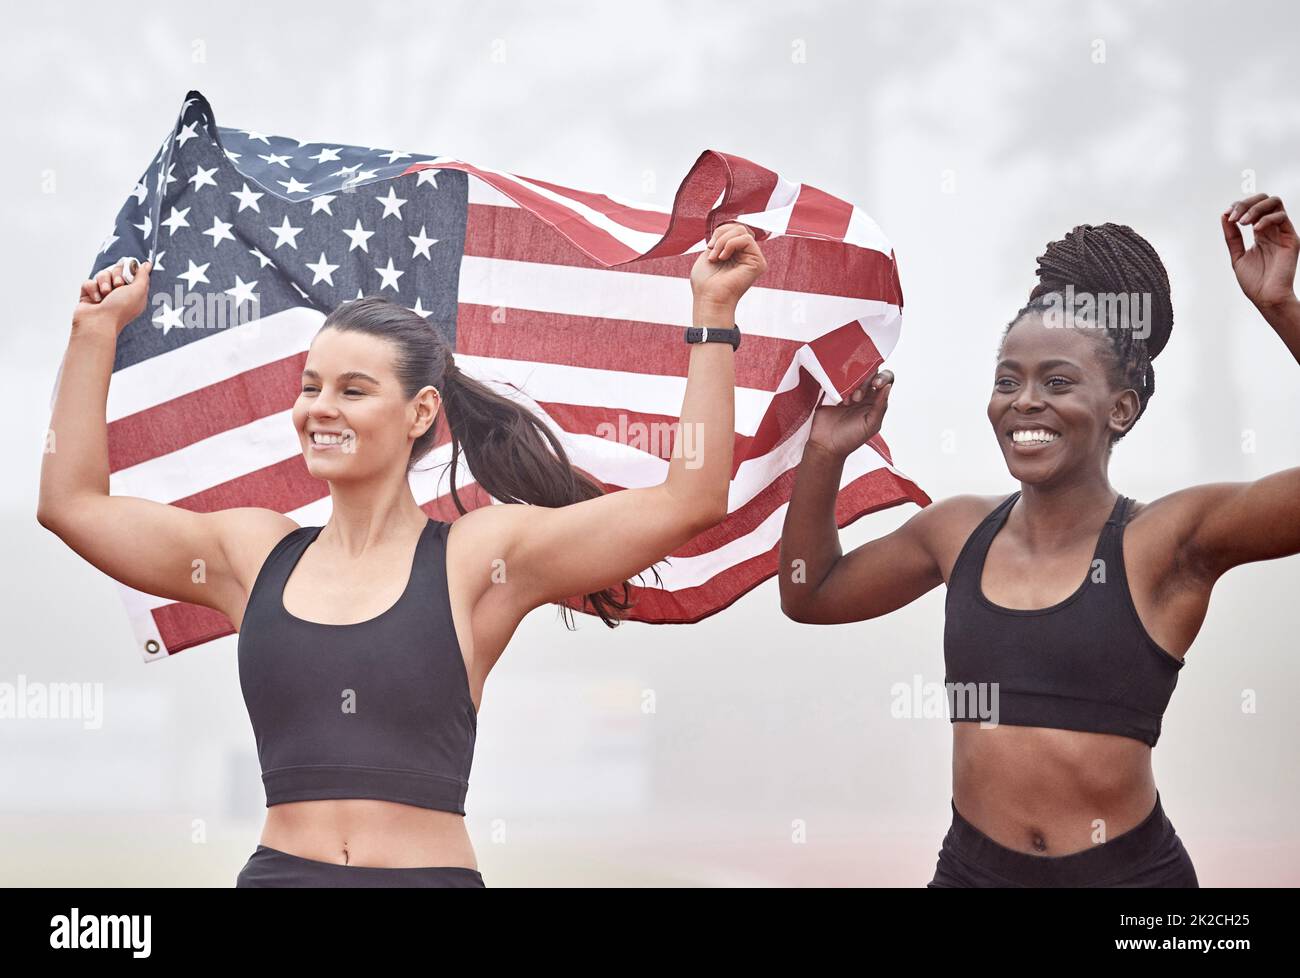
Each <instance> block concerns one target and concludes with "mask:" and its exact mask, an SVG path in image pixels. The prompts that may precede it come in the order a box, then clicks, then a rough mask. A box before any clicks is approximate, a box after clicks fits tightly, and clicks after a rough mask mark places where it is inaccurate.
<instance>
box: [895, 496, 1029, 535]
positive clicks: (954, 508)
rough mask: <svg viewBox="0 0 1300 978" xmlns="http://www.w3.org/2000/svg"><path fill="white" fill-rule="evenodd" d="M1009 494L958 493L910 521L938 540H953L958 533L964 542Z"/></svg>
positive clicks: (926, 508) (909, 522)
mask: <svg viewBox="0 0 1300 978" xmlns="http://www.w3.org/2000/svg"><path fill="white" fill-rule="evenodd" d="M1008 495H1009V494H1008V493H1002V494H1001V495H997V496H984V495H975V494H973V493H963V494H962V495H958V496H948V497H947V498H945V499H940V500H939V501H938V502H934V503H931V504H930V505H929V506H927V507H925V509H923V510H921V511H920V512H919V513H917V514H916V515H915V516H913V517H912V518H911V519H910V520H908V525H912V524H915V526H916V529H917V531H918V532H921V533H924V534H925V535H926V536H927V537H929V538H931V539H934V540H949V541H951V540H952V539H953V538H955V537H960V538H961V541H960V542H965V539H966V537H968V536H970V534H971V532H972V531H973V530H974V529H975V527H977V526H979V524H980V523H981V522H982V521H983V520H984V518H985V517H986V516H988V515H989V514H990V513H992V512H993V510H995V509H997V508H998V505H999V504H1001V503H1002V501H1003V500H1005V499H1006V498H1007V496H1008Z"/></svg>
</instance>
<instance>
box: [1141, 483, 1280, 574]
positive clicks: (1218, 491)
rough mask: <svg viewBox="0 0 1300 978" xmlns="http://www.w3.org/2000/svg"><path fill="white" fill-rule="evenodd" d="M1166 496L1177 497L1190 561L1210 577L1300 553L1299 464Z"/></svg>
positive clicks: (1184, 543)
mask: <svg viewBox="0 0 1300 978" xmlns="http://www.w3.org/2000/svg"><path fill="white" fill-rule="evenodd" d="M1167 498H1168V499H1169V500H1170V501H1175V500H1176V501H1177V504H1178V508H1179V513H1180V522H1181V523H1182V524H1183V527H1184V529H1183V531H1182V534H1181V535H1182V537H1183V540H1182V541H1181V544H1182V548H1183V549H1184V551H1185V552H1186V554H1187V556H1188V562H1189V564H1190V565H1191V566H1193V567H1195V568H1197V570H1198V572H1199V573H1200V574H1201V575H1202V576H1204V577H1206V578H1208V579H1209V580H1211V581H1213V580H1215V579H1217V578H1218V577H1219V576H1221V575H1222V574H1224V573H1225V572H1227V571H1228V570H1230V569H1231V568H1233V567H1236V566H1238V565H1239V564H1246V563H1250V562H1252V561H1256V560H1276V559H1277V558H1279V557H1289V556H1292V555H1293V554H1297V553H1300V468H1294V469H1285V470H1283V471H1281V472H1275V473H1273V474H1272V475H1268V476H1265V477H1264V478H1262V479H1257V480H1255V481H1254V482H1218V483H1212V484H1209V485H1203V486H1193V487H1192V488H1190V489H1185V490H1182V491H1180V492H1178V493H1172V494H1171V495H1170V496H1169V497H1167Z"/></svg>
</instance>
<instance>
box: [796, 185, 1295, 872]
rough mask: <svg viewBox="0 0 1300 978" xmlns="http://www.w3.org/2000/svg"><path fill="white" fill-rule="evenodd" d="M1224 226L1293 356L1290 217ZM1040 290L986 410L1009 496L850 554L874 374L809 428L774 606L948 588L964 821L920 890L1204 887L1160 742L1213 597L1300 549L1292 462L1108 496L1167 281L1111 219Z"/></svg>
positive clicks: (831, 603)
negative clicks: (1220, 587) (849, 473)
mask: <svg viewBox="0 0 1300 978" xmlns="http://www.w3.org/2000/svg"><path fill="white" fill-rule="evenodd" d="M1220 220H1221V224H1222V229H1223V233H1224V236H1225V240H1226V242H1227V245H1228V252H1229V256H1230V258H1231V260H1232V267H1233V270H1234V272H1235V274H1236V277H1237V281H1238V283H1239V285H1240V287H1241V289H1242V291H1243V292H1244V293H1245V295H1246V297H1247V298H1249V299H1250V300H1251V302H1253V303H1254V305H1255V306H1256V308H1257V309H1258V310H1259V312H1260V313H1261V314H1262V315H1263V317H1264V319H1265V320H1266V321H1267V322H1268V323H1269V325H1270V326H1272V327H1273V329H1274V330H1275V331H1276V332H1277V334H1278V336H1279V337H1280V338H1281V339H1282V341H1283V343H1285V344H1286V347H1287V349H1288V350H1289V351H1290V353H1291V355H1292V356H1294V357H1295V358H1296V359H1297V361H1300V302H1298V301H1297V299H1296V295H1295V271H1296V257H1297V254H1300V245H1298V243H1297V238H1296V232H1295V228H1294V227H1293V226H1292V224H1291V221H1290V220H1289V218H1288V217H1287V215H1286V212H1285V210H1284V209H1283V205H1282V202H1281V200H1279V199H1278V198H1277V197H1266V196H1265V195H1263V194H1259V195H1257V196H1254V197H1251V198H1248V199H1246V200H1242V201H1238V202H1236V203H1234V204H1233V205H1232V206H1231V207H1230V208H1229V209H1228V210H1227V211H1225V212H1224V213H1223V214H1222V215H1221V219H1220ZM1239 224H1245V225H1250V226H1252V227H1253V228H1254V243H1253V244H1252V245H1251V247H1249V248H1247V247H1246V246H1245V244H1244V242H1243V241H1242V235H1241V231H1240V229H1239V227H1238V225H1239ZM1038 276H1039V283H1038V285H1037V286H1036V287H1035V288H1034V289H1033V291H1032V292H1031V293H1030V295H1029V301H1028V303H1027V304H1026V305H1025V306H1024V307H1023V308H1022V309H1020V311H1019V312H1017V313H1016V315H1015V316H1014V317H1013V318H1012V320H1011V322H1010V324H1009V325H1008V327H1007V329H1006V332H1005V333H1004V334H1003V337H1002V344H1001V349H1000V350H999V353H998V363H997V367H996V369H995V371H994V376H993V392H992V396H991V398H990V400H989V405H988V418H989V422H990V423H991V424H992V426H993V434H994V436H995V437H996V438H997V440H998V445H999V447H1000V448H1001V450H1002V454H1003V457H1004V459H1005V461H1006V465H1007V469H1008V470H1009V472H1010V474H1011V477H1012V478H1013V479H1015V480H1016V481H1017V482H1019V484H1020V488H1019V489H1018V490H1017V491H1016V492H1013V493H1011V494H1010V495H1009V496H1005V497H1003V496H981V495H963V496H955V497H952V498H950V499H945V500H942V501H940V502H936V503H934V504H933V505H931V506H928V507H926V508H925V509H924V510H922V511H921V512H919V513H917V514H916V515H915V516H914V517H912V518H911V519H910V520H908V522H907V523H905V524H904V525H903V526H901V527H899V528H898V529H897V530H895V531H894V532H893V533H890V534H888V535H886V536H884V537H881V538H880V539H878V540H872V541H870V542H868V543H865V544H863V545H862V546H860V547H858V548H857V549H855V550H853V551H851V552H850V553H849V554H847V555H842V554H841V552H840V548H839V545H838V540H837V535H836V529H835V520H834V505H835V496H836V490H837V488H838V486H839V484H840V471H841V468H842V466H843V463H844V459H845V457H846V456H847V455H848V454H849V453H850V452H851V451H853V450H854V449H855V448H857V447H858V446H860V445H861V444H863V443H864V442H865V441H866V440H867V439H868V438H870V437H871V436H872V435H874V434H875V433H876V432H877V431H879V430H880V423H881V419H882V417H883V416H884V413H885V409H886V406H887V404H888V401H889V391H890V388H891V385H892V382H893V379H894V378H893V374H892V373H891V372H890V371H883V372H881V373H879V374H877V375H876V376H875V377H874V378H872V379H870V380H869V381H868V382H867V383H866V384H864V385H863V387H862V388H861V389H860V390H858V391H856V392H854V394H853V395H852V396H851V397H850V398H849V402H848V403H846V404H842V405H838V406H833V407H823V408H819V409H818V411H817V414H816V416H815V417H814V421H813V429H812V432H811V436H810V438H809V441H808V443H807V447H806V449H805V451H804V455H803V460H802V462H801V464H800V466H799V471H798V475H797V478H796V483H795V487H794V492H793V495H792V498H791V500H790V506H789V509H788V511H787V514H786V521H785V528H784V533H783V536H782V540H781V567H782V568H783V569H787V568H790V567H791V566H792V562H793V561H798V560H801V561H803V565H802V566H803V568H804V574H802V575H800V576H799V577H797V578H796V577H794V576H790V575H787V574H786V573H784V572H783V573H782V574H781V575H780V588H781V606H782V609H783V610H784V612H785V614H786V615H787V616H788V617H790V618H792V619H794V620H795V621H799V622H806V623H811V624H835V623H840V622H851V621H863V620H866V619H870V618H876V617H878V616H880V615H884V614H888V613H889V612H890V611H893V610H894V609H896V608H900V607H902V606H903V605H905V604H908V603H910V602H912V601H915V600H916V599H917V598H919V597H921V595H923V594H925V593H927V592H928V591H930V590H932V589H933V588H935V587H937V586H938V585H940V584H946V585H947V595H946V605H945V608H946V617H945V628H944V661H945V665H946V676H945V686H946V688H947V693H948V699H949V712H950V719H951V720H952V721H953V785H952V825H951V827H950V829H949V830H948V834H947V836H946V837H945V839H944V840H943V845H942V848H941V850H940V852H939V860H938V865H937V866H936V869H935V874H934V878H933V880H932V881H931V882H930V884H929V885H930V886H932V887H967V886H1141V887H1150V886H1197V885H1198V883H1197V877H1196V871H1195V869H1194V867H1193V865H1192V862H1191V859H1190V858H1189V856H1188V854H1187V852H1186V850H1185V849H1184V847H1183V845H1182V842H1181V841H1180V840H1179V838H1178V836H1177V834H1176V833H1175V831H1174V828H1173V825H1172V824H1171V823H1170V821H1169V819H1168V817H1167V816H1166V815H1165V814H1164V811H1163V808H1162V806H1161V804H1160V795H1159V793H1158V791H1157V790H1156V786H1155V780H1154V777H1153V775H1152V770H1151V749H1152V747H1153V746H1154V745H1155V743H1156V741H1157V739H1158V737H1159V735H1160V723H1161V718H1162V715H1163V713H1164V710H1165V706H1166V704H1167V703H1168V702H1169V699H1170V696H1171V695H1172V693H1173V689H1174V686H1175V683H1176V682H1177V676H1178V673H1179V671H1180V670H1181V669H1182V666H1183V657H1184V655H1185V654H1186V652H1187V650H1188V648H1189V647H1190V646H1191V644H1192V641H1193V639H1194V638H1195V637H1196V634H1197V632H1198V631H1199V629H1200V627H1201V623H1202V621H1203V620H1204V618H1205V613H1206V609H1207V607H1208V603H1209V599H1210V592H1211V590H1212V588H1213V587H1214V583H1215V581H1216V580H1218V578H1220V577H1221V576H1222V575H1223V574H1224V573H1226V572H1227V571H1228V570H1229V569H1230V568H1232V567H1235V566H1237V565H1239V564H1243V563H1247V562H1249V561H1260V560H1273V559H1276V558H1279V557H1286V556H1290V555H1294V554H1297V553H1300V468H1291V469H1287V470H1285V471H1283V472H1278V473H1276V474H1274V475H1270V476H1268V477H1266V478H1263V479H1260V480H1258V481H1256V482H1244V483H1216V484H1212V485H1199V486H1193V487H1190V488H1186V489H1182V490H1180V491H1177V492H1173V493H1170V494H1169V495H1166V496H1163V497H1162V498H1160V499H1156V500H1154V501H1152V502H1150V503H1139V502H1136V501H1135V500H1132V499H1129V498H1128V497H1126V496H1124V495H1122V494H1120V493H1118V492H1116V490H1114V489H1113V488H1112V487H1111V485H1110V481H1109V479H1108V476H1107V468H1108V463H1109V459H1110V455H1111V449H1112V447H1113V446H1114V444H1115V443H1116V442H1118V441H1119V440H1120V439H1122V438H1124V437H1125V436H1126V435H1127V434H1128V433H1129V432H1130V431H1131V430H1132V428H1133V425H1134V424H1135V423H1136V422H1137V421H1138V419H1139V418H1140V417H1141V416H1142V414H1143V412H1144V411H1145V410H1146V408H1147V405H1148V403H1149V402H1150V399H1151V396H1152V394H1153V393H1154V392H1155V368H1154V365H1153V364H1152V361H1153V360H1154V359H1155V357H1156V356H1157V355H1158V354H1159V353H1160V351H1161V350H1163V349H1164V347H1165V344H1166V343H1168V341H1169V337H1170V333H1171V331H1172V329H1173V321H1174V320H1173V307H1172V305H1171V303H1170V290H1169V279H1168V276H1167V275H1166V273H1165V269H1164V266H1163V264H1162V263H1161V261H1160V258H1159V257H1158V256H1157V254H1156V252H1155V250H1154V249H1153V248H1152V247H1151V245H1150V244H1148V243H1147V241H1146V240H1145V239H1143V238H1142V237H1141V236H1140V235H1138V234H1137V233H1136V232H1135V231H1133V229H1132V228H1129V227H1125V226H1123V225H1116V224H1103V225H1100V226H1095V227H1094V226H1092V225H1087V224H1084V225H1080V226H1079V227H1076V228H1074V230H1072V231H1071V232H1070V233H1069V234H1067V235H1066V236H1065V237H1064V239H1062V240H1060V241H1054V242H1052V243H1051V244H1049V245H1048V246H1047V251H1046V253H1045V254H1044V255H1042V257H1041V258H1040V259H1039V266H1038ZM1081 581H1082V583H1080V582H1081ZM963 721H965V722H963Z"/></svg>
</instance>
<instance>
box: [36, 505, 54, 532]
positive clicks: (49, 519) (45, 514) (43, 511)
mask: <svg viewBox="0 0 1300 978" xmlns="http://www.w3.org/2000/svg"><path fill="white" fill-rule="evenodd" d="M36 522H37V523H39V524H41V526H43V527H45V529H47V530H53V529H54V510H53V509H51V508H50V506H49V504H48V503H44V502H42V503H38V504H37V506H36Z"/></svg>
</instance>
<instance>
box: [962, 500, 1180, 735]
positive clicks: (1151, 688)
mask: <svg viewBox="0 0 1300 978" xmlns="http://www.w3.org/2000/svg"><path fill="white" fill-rule="evenodd" d="M1019 497H1020V493H1019V491H1017V492H1014V493H1012V494H1011V495H1010V496H1008V497H1007V498H1006V499H1005V500H1003V501H1002V502H1001V503H1000V504H999V505H998V506H997V508H996V509H994V510H993V512H991V513H990V514H989V515H988V516H986V517H985V518H984V520H983V521H982V522H981V523H980V525H979V526H977V527H976V528H975V530H974V532H972V533H971V535H970V538H969V539H968V540H967V541H966V544H965V546H964V547H962V550H961V553H960V554H959V555H958V557H957V561H956V563H955V564H954V565H953V568H952V571H951V573H950V574H949V580H948V596H947V603H946V619H945V622H944V634H943V651H944V663H945V665H946V667H947V669H946V675H945V677H944V679H945V683H946V684H947V689H948V696H949V707H950V714H951V715H950V719H951V720H952V721H953V722H957V721H959V720H966V721H979V720H982V719H986V718H988V717H989V716H990V713H991V712H992V711H991V710H990V709H989V708H990V707H992V706H993V705H994V704H996V707H997V710H996V713H997V716H996V722H998V723H1005V724H1010V725H1013V726H1026V727H1055V728H1059V729H1064V730H1085V731H1092V732H1096V733H1112V734H1119V735H1121V736H1124V737H1132V738H1134V739H1136V740H1140V741H1142V742H1143V743H1146V744H1149V745H1151V746H1155V743H1156V741H1157V740H1158V739H1159V737H1160V721H1161V718H1162V717H1163V716H1164V712H1165V707H1166V706H1167V705H1168V704H1169V698H1170V696H1171V695H1172V694H1173V691H1174V686H1175V685H1176V684H1177V683H1178V671H1179V670H1180V669H1182V667H1183V663H1182V661H1181V660H1180V659H1176V658H1174V656H1172V655H1170V654H1169V653H1168V652H1166V651H1165V650H1164V649H1163V648H1161V647H1160V646H1159V645H1157V644H1156V643H1155V641H1154V640H1152V638H1151V637H1150V636H1149V635H1148V634H1147V632H1146V629H1145V628H1144V627H1143V626H1142V622H1141V619H1139V618H1138V613H1137V609H1136V608H1135V607H1134V605H1133V597H1132V595H1131V594H1130V592H1129V586H1128V576H1127V574H1126V573H1125V569H1124V546H1123V541H1124V525H1125V523H1127V522H1128V504H1129V500H1128V498H1127V497H1126V496H1120V497H1119V498H1118V499H1116V500H1115V506H1114V508H1113V509H1112V511H1111V514H1110V519H1108V520H1107V521H1106V525H1105V526H1104V527H1103V528H1102V531H1101V534H1100V536H1099V537H1098V540H1097V546H1096V549H1095V550H1094V553H1093V562H1092V564H1091V565H1090V566H1089V569H1088V573H1087V575H1086V576H1085V578H1084V580H1083V583H1082V584H1080V585H1079V587H1078V589H1077V590H1075V592H1074V593H1073V594H1071V595H1070V596H1069V597H1068V598H1066V599H1065V600H1063V601H1060V602H1057V603H1056V604H1054V605H1052V606H1050V607H1047V608H1035V609H1023V610H1021V609H1014V608H1003V607H1001V606H1000V605H995V604H993V603H992V602H991V601H989V600H988V599H987V598H986V597H985V596H984V593H983V591H982V589H981V588H980V578H981V577H982V576H983V573H984V560H985V557H986V556H987V554H988V550H989V544H990V543H991V542H992V540H993V537H994V536H996V535H997V532H998V531H999V530H1000V529H1001V528H1002V526H1003V524H1004V523H1005V522H1006V520H1007V516H1008V514H1009V513H1010V512H1011V507H1012V506H1014V505H1015V502H1016V500H1017V499H1018V498H1019ZM1098 561H1100V563H1098ZM958 714H962V715H958Z"/></svg>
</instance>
